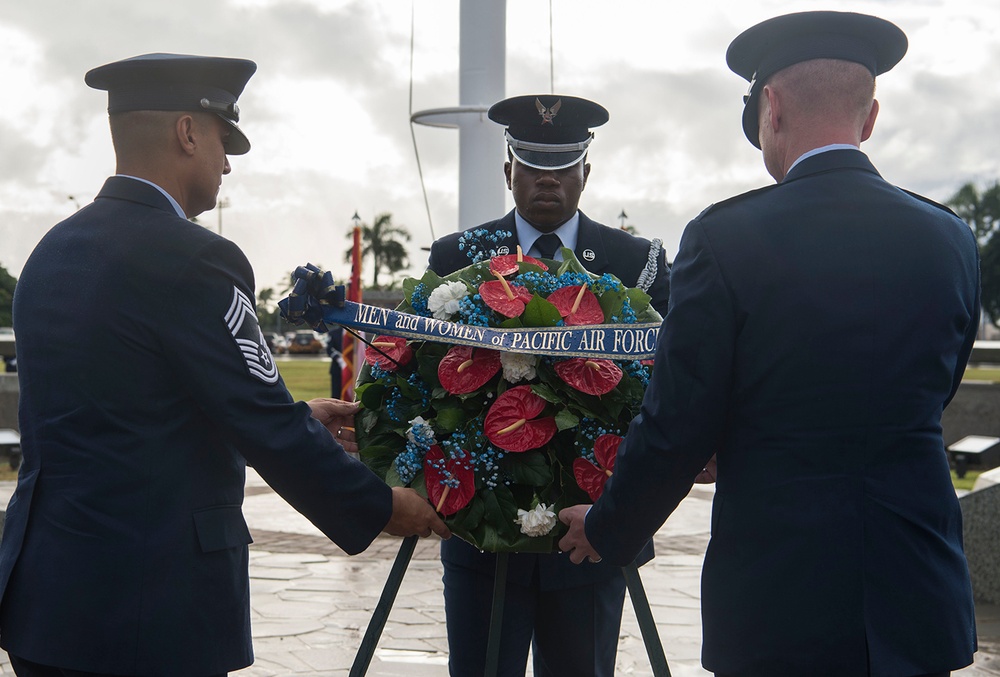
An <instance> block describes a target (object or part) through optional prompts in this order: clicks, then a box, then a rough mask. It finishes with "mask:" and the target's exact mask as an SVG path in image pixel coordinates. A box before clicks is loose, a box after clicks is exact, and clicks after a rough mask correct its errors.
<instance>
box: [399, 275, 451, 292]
mask: <svg viewBox="0 0 1000 677" xmlns="http://www.w3.org/2000/svg"><path fill="white" fill-rule="evenodd" d="M420 281H421V282H422V283H423V284H424V286H426V287H427V293H428V295H430V293H431V292H432V291H434V289H435V288H437V287H440V286H441V285H442V283H444V278H442V277H441V276H440V275H438V274H437V273H435V272H434V271H433V270H430V269H428V270H427V271H426V272H425V273H424V276H423V277H421V278H420ZM416 287H417V285H416V284H414V285H413V288H414V289H416ZM404 288H405V287H404ZM412 295H413V291H410V296H412Z"/></svg>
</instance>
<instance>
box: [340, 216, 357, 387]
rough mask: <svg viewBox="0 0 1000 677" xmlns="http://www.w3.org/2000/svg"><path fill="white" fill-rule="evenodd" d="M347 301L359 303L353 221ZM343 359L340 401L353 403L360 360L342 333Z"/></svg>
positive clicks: (352, 345) (350, 338) (355, 228)
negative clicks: (356, 365) (352, 243)
mask: <svg viewBox="0 0 1000 677" xmlns="http://www.w3.org/2000/svg"><path fill="white" fill-rule="evenodd" d="M347 300H348V301H354V302H355V303H361V222H360V220H358V219H355V221H354V247H353V249H352V252H351V283H350V284H349V285H348V286H347ZM340 352H341V355H342V356H343V358H344V371H343V373H342V374H341V377H340V383H341V386H340V399H342V400H345V401H347V402H353V401H354V383H355V382H356V381H357V376H358V372H357V369H355V364H361V360H357V359H355V350H354V337H353V336H351V335H350V334H349V333H348V332H346V331H345V332H344V342H343V349H342V350H341V351H340Z"/></svg>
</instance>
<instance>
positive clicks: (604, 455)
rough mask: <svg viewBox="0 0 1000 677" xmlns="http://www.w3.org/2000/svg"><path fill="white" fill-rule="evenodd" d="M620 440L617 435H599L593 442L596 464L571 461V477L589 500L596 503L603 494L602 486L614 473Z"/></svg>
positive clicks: (577, 460)
mask: <svg viewBox="0 0 1000 677" xmlns="http://www.w3.org/2000/svg"><path fill="white" fill-rule="evenodd" d="M621 443H622V438H621V437H620V436H618V435H601V436H600V437H598V438H597V439H596V440H595V441H594V457H595V458H596V459H597V463H596V464H595V463H592V462H591V461H588V460H587V459H584V458H578V459H576V460H575V461H573V476H574V477H576V483H577V484H579V485H580V488H581V489H583V490H584V491H586V492H587V495H588V496H590V500H592V501H596V500H597V499H599V498H600V497H601V494H602V493H604V485H605V484H606V483H607V481H608V478H609V477H611V475H613V474H614V473H613V472H612V470H613V468H614V467H615V458H617V456H618V447H619V446H620V445H621Z"/></svg>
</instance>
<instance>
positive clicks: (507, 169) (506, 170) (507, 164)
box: [503, 160, 511, 190]
mask: <svg viewBox="0 0 1000 677" xmlns="http://www.w3.org/2000/svg"><path fill="white" fill-rule="evenodd" d="M510 170H511V164H510V161H509V160H508V161H507V162H504V163H503V175H504V176H505V177H506V178H507V190H510V189H511V188H510Z"/></svg>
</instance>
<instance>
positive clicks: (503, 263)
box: [490, 246, 549, 276]
mask: <svg viewBox="0 0 1000 677" xmlns="http://www.w3.org/2000/svg"><path fill="white" fill-rule="evenodd" d="M520 249H521V248H520V246H518V251H519V252H520ZM521 261H524V262H525V263H532V264H534V265H536V266H538V267H539V268H541V269H542V270H548V269H549V267H548V266H547V265H545V264H544V263H542V262H541V261H539V260H538V259H536V258H534V257H531V256H525V255H524V254H508V255H506V256H494V257H493V258H492V259H490V272H491V273H493V274H494V275H503V276H507V275H516V274H517V273H518V271H519V270H520V269H519V268H518V266H517V264H518V263H520V262H521Z"/></svg>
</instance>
